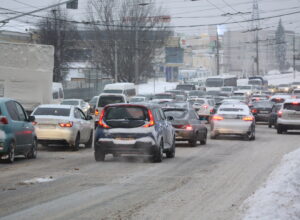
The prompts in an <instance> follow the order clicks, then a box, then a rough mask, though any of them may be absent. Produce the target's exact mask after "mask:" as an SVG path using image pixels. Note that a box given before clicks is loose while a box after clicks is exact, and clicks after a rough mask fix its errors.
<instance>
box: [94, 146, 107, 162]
mask: <svg viewBox="0 0 300 220" xmlns="http://www.w3.org/2000/svg"><path fill="white" fill-rule="evenodd" d="M94 156H95V160H96V161H97V162H99V161H104V160H105V152H104V151H103V150H102V149H101V148H100V147H95V152H94Z"/></svg>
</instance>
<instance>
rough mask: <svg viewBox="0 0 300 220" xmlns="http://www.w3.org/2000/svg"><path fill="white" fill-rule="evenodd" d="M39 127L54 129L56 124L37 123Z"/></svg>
mask: <svg viewBox="0 0 300 220" xmlns="http://www.w3.org/2000/svg"><path fill="white" fill-rule="evenodd" d="M39 128H47V129H48V128H50V129H54V128H56V125H39Z"/></svg>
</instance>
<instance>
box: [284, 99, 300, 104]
mask: <svg viewBox="0 0 300 220" xmlns="http://www.w3.org/2000/svg"><path fill="white" fill-rule="evenodd" d="M292 102H298V103H300V99H287V100H285V101H284V103H292Z"/></svg>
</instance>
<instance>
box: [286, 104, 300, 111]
mask: <svg viewBox="0 0 300 220" xmlns="http://www.w3.org/2000/svg"><path fill="white" fill-rule="evenodd" d="M283 108H284V109H287V110H293V111H300V103H285V104H284V106H283Z"/></svg>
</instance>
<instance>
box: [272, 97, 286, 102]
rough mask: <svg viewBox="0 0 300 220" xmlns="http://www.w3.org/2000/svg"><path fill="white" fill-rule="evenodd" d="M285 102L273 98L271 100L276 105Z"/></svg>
mask: <svg viewBox="0 0 300 220" xmlns="http://www.w3.org/2000/svg"><path fill="white" fill-rule="evenodd" d="M284 101H285V100H284V99H283V98H273V99H271V102H274V103H283V102H284Z"/></svg>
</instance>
